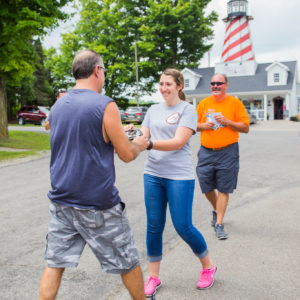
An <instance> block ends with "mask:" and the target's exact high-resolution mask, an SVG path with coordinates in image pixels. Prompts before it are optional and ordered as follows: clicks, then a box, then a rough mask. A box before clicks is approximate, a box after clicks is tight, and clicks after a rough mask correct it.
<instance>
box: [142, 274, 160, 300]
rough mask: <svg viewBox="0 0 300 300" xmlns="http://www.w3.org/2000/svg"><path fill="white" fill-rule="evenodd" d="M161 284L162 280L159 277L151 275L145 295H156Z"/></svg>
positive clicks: (145, 288) (145, 287) (146, 285)
mask: <svg viewBox="0 0 300 300" xmlns="http://www.w3.org/2000/svg"><path fill="white" fill-rule="evenodd" d="M160 286H161V281H160V279H159V278H158V277H153V276H149V277H148V281H147V283H146V284H145V286H144V292H145V296H146V297H147V298H150V297H152V296H153V295H155V293H156V290H157V289H158V288H159V287H160Z"/></svg>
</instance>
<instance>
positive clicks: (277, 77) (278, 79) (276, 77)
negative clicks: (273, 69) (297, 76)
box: [274, 73, 280, 82]
mask: <svg viewBox="0 0 300 300" xmlns="http://www.w3.org/2000/svg"><path fill="white" fill-rule="evenodd" d="M279 81H280V76H279V73H274V82H279Z"/></svg>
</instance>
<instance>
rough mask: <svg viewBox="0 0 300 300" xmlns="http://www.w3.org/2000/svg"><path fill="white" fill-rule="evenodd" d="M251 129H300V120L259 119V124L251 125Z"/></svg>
mask: <svg viewBox="0 0 300 300" xmlns="http://www.w3.org/2000/svg"><path fill="white" fill-rule="evenodd" d="M250 130H251V131H252V130H268V131H269V130H270V131H278V130H279V131H286V130H289V131H294V130H296V131H299V132H300V122H293V121H288V120H274V121H258V122H257V124H254V125H251V126H250Z"/></svg>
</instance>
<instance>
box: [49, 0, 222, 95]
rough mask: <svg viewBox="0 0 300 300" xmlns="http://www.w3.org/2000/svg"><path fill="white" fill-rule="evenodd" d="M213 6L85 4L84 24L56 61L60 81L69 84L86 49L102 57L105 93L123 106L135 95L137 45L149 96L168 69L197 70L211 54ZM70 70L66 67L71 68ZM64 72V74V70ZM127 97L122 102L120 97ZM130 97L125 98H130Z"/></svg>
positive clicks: (202, 0) (150, 1) (117, 0)
mask: <svg viewBox="0 0 300 300" xmlns="http://www.w3.org/2000/svg"><path fill="white" fill-rule="evenodd" d="M209 2H210V0H179V1H175V0H173V1H172V0H165V1H158V0H102V1H100V0H98V1H97V0H90V1H83V0H80V3H81V11H80V16H81V18H80V21H79V22H78V23H77V26H76V28H75V30H74V32H73V33H69V34H66V35H65V36H64V39H63V43H62V45H61V46H60V53H59V54H56V55H55V60H56V63H57V64H56V66H58V65H60V64H61V67H59V69H57V67H55V68H56V72H52V74H54V76H57V77H58V78H63V77H66V78H69V76H70V74H71V64H72V59H73V56H74V54H75V53H76V52H77V51H78V50H80V49H84V48H89V49H92V50H95V51H96V52H98V53H100V54H102V55H103V59H104V63H105V66H106V67H107V69H108V76H107V78H106V83H105V87H104V88H105V93H106V94H107V95H108V96H111V97H113V98H114V99H116V100H118V99H120V98H124V95H126V96H127V97H128V98H129V97H132V96H134V94H135V89H134V86H135V82H136V77H135V61H134V42H135V41H137V44H138V56H139V63H138V65H139V78H140V86H139V88H140V91H141V92H142V93H145V92H147V93H150V92H151V91H153V85H154V83H156V82H157V80H158V76H159V73H160V72H161V71H162V70H164V69H165V68H167V67H170V66H176V67H178V68H180V69H181V68H183V67H196V66H198V63H199V60H200V59H201V58H202V57H203V55H204V53H205V52H207V51H208V50H209V49H210V47H211V44H209V40H210V39H211V38H212V37H213V31H212V29H211V27H212V25H213V23H214V22H215V21H216V20H217V15H216V13H215V12H213V13H211V14H209V15H208V16H205V14H204V9H205V7H206V5H207V4H208V3H209ZM66 63H67V65H69V66H67V65H66ZM62 66H64V68H62ZM120 95H123V97H120ZM126 96H125V97H126Z"/></svg>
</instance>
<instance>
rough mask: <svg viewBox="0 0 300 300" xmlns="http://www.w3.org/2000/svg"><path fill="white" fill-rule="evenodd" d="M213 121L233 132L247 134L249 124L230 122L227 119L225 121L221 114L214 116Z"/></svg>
mask: <svg viewBox="0 0 300 300" xmlns="http://www.w3.org/2000/svg"><path fill="white" fill-rule="evenodd" d="M215 119H216V121H218V122H219V123H221V124H222V125H224V126H228V127H230V128H231V129H233V130H235V131H238V132H242V133H248V132H249V124H247V123H243V122H234V121H231V120H229V119H226V118H225V117H224V116H223V115H222V114H221V115H217V116H215Z"/></svg>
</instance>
